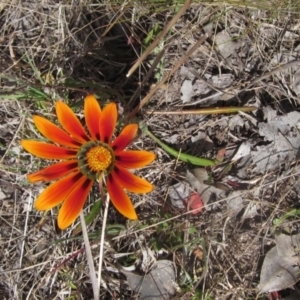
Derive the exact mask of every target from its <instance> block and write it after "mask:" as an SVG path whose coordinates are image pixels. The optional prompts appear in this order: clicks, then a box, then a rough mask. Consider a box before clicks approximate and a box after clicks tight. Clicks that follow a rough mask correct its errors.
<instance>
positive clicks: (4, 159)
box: [0, 0, 300, 300]
mask: <svg viewBox="0 0 300 300" xmlns="http://www.w3.org/2000/svg"><path fill="white" fill-rule="evenodd" d="M73 2H75V1H60V3H57V1H51V0H49V1H35V2H34V3H31V1H28V2H25V3H24V2H22V3H21V1H17V0H15V1H10V2H9V3H8V4H7V5H3V6H2V11H1V14H0V24H1V26H0V41H1V44H0V59H1V64H0V83H1V87H2V88H1V91H0V225H1V234H0V238H1V240H0V297H1V298H2V299H92V298H93V294H92V287H91V281H90V278H89V271H88V267H87V261H86V255H85V252H84V244H83V240H82V237H81V236H80V235H78V236H76V237H73V236H72V232H73V229H74V228H75V227H76V225H77V224H78V223H79V220H77V222H76V224H74V226H72V228H70V229H69V230H66V231H64V232H59V231H58V230H57V228H56V223H55V220H56V216H57V209H53V210H52V211H51V212H48V213H47V214H44V213H41V212H37V211H35V210H34V209H33V203H34V199H35V198H36V196H37V195H38V194H39V193H40V191H41V190H42V189H43V188H44V187H45V186H44V185H43V184H35V185H30V184H29V183H28V182H27V180H26V174H27V173H28V172H32V171H34V170H37V169H39V168H40V167H41V165H45V164H46V162H41V161H39V160H37V159H35V158H33V157H32V156H30V155H29V154H27V153H25V152H24V151H23V150H22V149H21V147H20V145H19V142H20V140H21V139H24V138H38V134H37V133H36V131H35V129H34V127H33V123H32V121H31V118H32V115H33V114H42V115H45V116H46V117H48V118H50V119H52V120H54V119H55V116H54V113H53V105H54V101H55V100H56V99H58V98H62V99H65V101H67V102H68V103H69V104H70V105H71V106H72V107H73V108H74V110H75V111H76V112H77V113H78V114H79V115H80V116H82V99H83V96H84V95H86V94H87V93H95V94H96V95H97V96H98V97H99V99H100V101H101V103H102V104H104V103H105V102H106V101H107V100H108V99H110V100H114V101H117V102H118V104H119V108H120V111H123V115H124V116H126V115H128V114H129V113H130V111H132V109H133V108H134V107H135V106H136V105H137V104H138V103H139V102H140V101H141V100H142V99H143V98H144V97H145V96H146V95H147V94H148V93H149V91H150V89H151V88H153V86H151V85H152V84H156V83H157V82H156V79H155V78H161V77H162V76H163V75H166V74H169V72H170V71H171V70H172V68H173V67H174V65H176V63H177V62H178V61H179V60H180V59H181V58H182V57H183V56H184V55H185V53H186V52H187V51H188V50H189V49H190V48H191V46H192V45H194V44H195V43H196V42H197V41H198V40H199V38H200V37H201V35H202V34H203V33H204V32H206V34H207V38H206V39H205V41H204V42H203V43H202V44H201V46H200V47H199V49H196V50H195V51H194V52H193V53H192V54H191V55H190V56H189V58H188V60H187V61H186V62H185V66H187V67H189V68H192V69H194V70H195V71H196V72H197V73H198V76H200V77H201V78H202V79H203V80H205V79H207V78H208V76H212V75H216V74H217V75H218V74H219V75H220V74H230V75H232V77H233V81H232V82H231V84H230V85H229V86H228V87H226V89H222V88H218V87H217V86H216V89H222V92H223V93H222V94H218V95H217V96H216V93H217V92H218V90H213V91H211V92H209V93H207V94H206V95H205V96H203V95H201V97H200V96H199V97H198V98H196V97H195V99H193V102H192V103H190V105H191V106H192V107H199V106H201V105H208V106H216V105H224V102H222V101H225V105H239V106H241V105H253V104H254V105H257V106H258V108H259V110H258V113H257V114H255V115H252V118H255V120H257V121H258V122H263V121H264V120H262V117H261V113H262V109H263V108H264V107H266V106H271V107H273V108H275V109H276V110H277V111H278V112H279V113H280V114H285V113H287V112H290V111H294V110H298V109H299V100H298V90H297V85H296V84H294V82H295V80H296V78H297V77H296V76H295V74H296V73H297V69H298V66H299V64H298V61H299V51H300V50H299V40H300V39H299V34H300V32H299V28H300V26H299V24H300V17H299V14H298V9H299V6H300V4H299V3H298V1H281V2H278V1H277V2H276V1H273V2H272V1H265V2H259V3H258V2H257V4H256V3H255V2H254V1H248V2H247V1H246V2H241V1H239V2H237V1H231V2H230V1H228V2H227V3H221V2H220V1H219V2H213V1H210V3H203V4H197V3H196V4H195V3H194V4H193V5H192V6H191V7H190V8H189V10H188V11H187V13H186V14H185V15H184V16H183V17H182V18H180V20H179V21H178V22H177V24H176V25H175V26H174V28H173V29H172V31H171V32H170V34H168V35H167V37H166V39H164V44H160V47H162V48H165V50H166V52H165V55H164V58H163V59H164V61H163V63H161V64H160V65H159V66H158V67H157V68H156V69H155V71H154V73H153V74H152V75H151V76H150V79H149V80H148V81H147V83H146V84H144V85H143V86H140V83H141V82H142V80H143V78H144V76H145V74H147V72H148V70H149V68H150V60H151V59H153V58H155V56H156V55H157V54H155V53H154V54H151V55H150V57H149V58H148V59H147V60H146V61H145V62H144V64H143V65H141V66H140V68H139V69H138V71H136V72H135V73H134V74H133V75H132V76H130V77H129V78H126V74H127V72H128V70H129V69H130V67H131V66H132V64H133V63H134V62H135V61H136V59H137V58H138V57H139V56H140V55H141V53H142V48H143V41H144V39H145V37H147V35H148V34H149V32H151V30H152V29H153V28H154V25H155V24H158V25H159V26H160V27H163V26H165V25H166V24H167V22H168V21H169V20H170V18H171V17H172V16H173V15H174V14H175V12H176V11H177V8H178V5H177V3H176V2H175V1H170V4H169V5H168V6H167V7H164V6H162V5H161V4H160V2H159V1H156V2H155V1H153V4H152V5H150V4H148V6H147V5H143V4H138V3H137V2H138V1H135V2H133V1H129V2H124V3H123V1H119V2H120V3H121V4H120V3H118V2H117V1H116V2H111V1H107V2H105V3H98V2H96V1H79V4H75V3H73ZM274 3H275V4H274ZM248 4H249V5H248ZM249 6H251V7H253V8H249ZM223 30H225V31H226V32H227V33H228V34H229V35H230V38H231V40H230V41H232V42H234V52H235V53H233V54H232V55H231V58H230V59H229V58H226V57H224V55H223V54H224V53H222V52H220V51H219V49H218V48H217V47H216V45H215V37H216V35H217V34H218V33H219V32H222V31H223ZM291 61H296V63H294V64H293V65H285V64H287V63H288V62H291ZM279 65H280V67H278V66H279ZM284 65H285V67H284ZM181 72H182V71H181V69H179V70H178V71H177V72H175V74H174V75H173V76H172V77H171V78H169V80H168V82H167V83H166V84H165V85H164V86H163V88H162V89H159V90H158V91H157V92H156V93H155V95H154V96H153V97H152V98H151V100H150V101H149V102H148V104H147V105H146V106H145V107H144V108H143V109H142V112H145V111H147V112H148V113H147V114H146V113H145V114H142V113H141V114H140V115H139V118H140V119H143V120H144V121H145V122H146V123H147V125H148V126H149V128H150V129H151V130H152V131H153V132H154V133H155V134H156V135H157V136H158V137H160V138H161V139H164V140H165V141H166V142H168V143H171V144H173V146H174V147H177V148H178V149H182V151H184V152H189V151H190V152H193V151H195V145H194V144H193V142H192V138H193V137H194V136H195V135H196V134H197V132H198V131H203V132H205V133H206V135H207V137H209V140H210V141H211V145H213V146H212V147H206V148H204V149H202V151H204V154H205V155H206V156H208V157H214V156H215V155H216V153H217V151H218V149H220V148H223V147H226V148H227V151H228V152H230V151H231V149H236V147H238V145H239V143H240V142H241V141H244V140H247V139H249V140H254V141H256V143H257V144H260V143H263V141H262V139H261V138H260V137H259V135H258V133H257V132H258V131H257V126H256V125H255V124H253V123H251V122H249V124H250V125H249V126H248V127H245V128H242V129H240V130H237V131H235V130H233V131H230V130H229V129H228V128H227V127H226V129H224V127H222V125H221V124H223V123H222V122H225V121H226V122H227V121H228V122H229V120H230V118H232V117H233V116H229V117H228V116H226V117H223V116H216V115H214V116H209V117H205V118H202V117H199V116H193V117H191V116H171V115H162V116H161V115H156V114H155V111H163V110H166V111H167V110H174V109H177V110H182V109H187V108H188V107H185V106H184V105H183V104H182V100H181V98H180V93H181V92H180V89H181V86H182V82H183V81H184V79H185V75H183V74H182V73H181ZM140 87H141V89H140ZM138 89H140V90H139V92H138V93H137V95H136V97H135V98H132V95H133V94H134V93H135V91H136V90H138ZM200 98H201V99H202V100H201V102H200V101H198V100H199V99H200ZM204 98H205V99H206V100H203V99H204ZM149 112H150V113H149ZM226 118H227V119H226ZM175 134H176V140H175V141H174V140H171V138H172V137H173V136H175ZM200 146H201V145H200ZM200 146H199V145H196V149H199V148H200ZM133 147H135V148H137V149H141V148H146V149H147V150H152V151H154V152H156V153H157V157H158V159H157V161H156V162H155V163H154V164H153V165H151V166H149V167H147V168H145V169H143V170H141V171H140V174H141V175H143V176H144V177H145V178H147V179H148V180H149V181H151V182H153V183H154V185H155V186H156V189H155V191H154V192H153V193H151V194H149V195H145V196H139V197H137V196H133V201H134V203H135V204H136V205H137V210H138V214H139V218H140V222H139V223H132V222H129V221H126V220H124V218H123V217H121V216H120V215H119V214H118V213H117V212H115V210H114V209H113V208H112V207H111V208H110V210H109V215H108V220H107V234H106V238H105V244H104V263H103V271H102V289H101V299H137V296H135V295H133V293H132V292H131V290H130V288H129V286H128V283H127V280H126V277H125V275H124V274H122V272H121V270H122V268H123V267H128V266H132V265H135V266H136V272H140V273H142V272H141V270H142V267H141V265H142V264H141V261H143V259H145V253H146V252H147V251H151V252H152V253H153V255H154V256H155V258H156V259H162V258H166V259H169V260H172V261H174V263H175V265H176V268H177V269H176V271H177V283H178V284H179V286H180V287H181V291H180V292H178V295H177V296H176V297H178V299H206V300H208V299H218V300H219V299H220V300H223V299H224V300H225V299H256V298H259V299H266V297H267V296H266V295H259V293H258V291H257V289H256V286H257V284H258V282H259V274H260V268H261V264H262V261H263V257H264V254H265V253H266V251H267V250H268V249H269V248H270V247H271V245H273V242H274V241H273V234H274V232H273V231H272V230H273V226H272V222H273V220H274V218H277V217H281V216H283V215H284V214H285V213H286V212H287V211H288V210H289V209H290V208H291V207H297V203H298V201H299V196H298V194H299V193H298V190H299V188H298V185H299V184H298V181H299V180H298V178H299V168H298V165H297V164H296V162H295V163H294V164H292V165H291V166H288V168H286V169H284V170H283V169H278V171H276V172H268V171H267V170H266V172H265V174H260V175H259V176H256V178H255V179H257V181H256V184H255V185H253V184H251V183H249V184H248V185H247V187H246V189H244V190H242V189H240V193H241V195H242V197H243V201H244V206H245V207H247V206H248V205H249V204H251V203H256V204H257V203H258V207H259V211H258V214H257V215H256V216H255V217H253V218H250V219H243V218H242V216H241V215H239V214H238V215H234V214H232V211H231V210H230V209H229V208H228V206H227V204H226V203H227V202H226V198H222V199H216V201H212V202H210V203H209V204H208V206H207V208H206V211H205V212H203V213H202V214H200V215H190V214H188V213H185V212H184V211H181V210H179V209H178V208H175V207H173V206H172V205H171V204H170V202H169V201H168V193H169V188H170V186H171V185H172V184H174V183H176V182H186V176H185V171H186V169H187V168H190V167H191V166H187V165H186V164H183V163H181V162H177V161H176V160H173V159H172V158H171V157H169V156H168V155H167V154H166V153H165V152H164V151H163V150H162V149H160V148H159V147H158V146H157V145H156V144H155V143H154V142H153V141H152V140H150V139H149V138H139V139H138V140H137V141H136V142H135V144H134V146H133ZM201 147H202V146H201ZM226 159H227V160H229V156H228V157H226ZM222 171H223V169H222V167H220V168H217V169H215V170H213V172H212V176H213V177H214V178H215V180H216V182H218V181H222V179H224V178H225V179H227V177H226V174H225V175H224V174H223V175H222ZM236 173H237V169H236V168H235V166H233V167H232V169H231V171H230V173H229V174H230V175H232V176H235V175H236ZM250 173H251V170H250ZM218 177H219V178H220V179H219V180H217V178H218ZM245 180H253V178H252V177H251V176H249V178H245ZM222 183H224V181H223V182H222ZM229 197H231V196H230V195H229ZM99 198H100V195H99V191H98V189H97V187H95V189H94V190H93V192H92V193H91V195H90V198H89V200H88V202H87V203H86V206H85V214H88V213H89V211H90V209H91V206H92V204H93V203H94V201H95V200H98V199H99ZM102 220H103V215H102V213H101V214H100V215H99V216H98V218H97V219H95V220H94V222H93V223H92V224H91V225H90V226H89V233H90V240H91V243H92V246H91V247H92V253H93V256H94V258H95V264H97V261H98V252H99V250H98V248H99V240H100V237H99V235H100V231H101V228H102ZM297 224H298V221H297V220H296V221H295V222H294V223H293V224H292V225H291V228H290V230H291V231H293V232H296V231H297ZM96 268H98V266H97V265H96ZM284 293H286V294H288V293H289V291H285V292H284ZM282 295H284V294H282Z"/></svg>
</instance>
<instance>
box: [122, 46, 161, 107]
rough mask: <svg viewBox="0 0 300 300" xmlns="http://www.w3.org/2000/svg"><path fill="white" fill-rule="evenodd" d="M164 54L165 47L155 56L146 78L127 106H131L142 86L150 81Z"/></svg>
mask: <svg viewBox="0 0 300 300" xmlns="http://www.w3.org/2000/svg"><path fill="white" fill-rule="evenodd" d="M164 54H165V49H163V50H162V51H160V52H159V53H158V55H157V56H156V57H155V59H154V61H153V63H152V65H151V68H150V69H149V71H148V72H147V74H146V76H145V78H144V79H143V81H142V82H141V84H140V86H139V88H137V89H136V91H135V92H134V93H133V95H132V96H131V98H130V100H129V101H128V104H127V106H129V107H130V104H131V102H132V101H134V100H135V98H136V97H137V95H138V93H139V92H140V90H141V89H142V87H143V86H144V84H145V83H146V82H147V81H148V79H149V78H150V76H151V74H152V72H153V71H154V69H155V68H156V66H157V65H158V63H159V62H160V60H161V58H162V57H163V55H164Z"/></svg>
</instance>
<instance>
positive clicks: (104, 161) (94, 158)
mask: <svg viewBox="0 0 300 300" xmlns="http://www.w3.org/2000/svg"><path fill="white" fill-rule="evenodd" d="M86 158H87V163H88V166H89V167H90V169H91V170H92V171H94V172H101V171H104V170H106V169H107V168H108V167H109V166H110V164H111V161H112V157H111V152H110V151H109V150H108V149H106V148H104V147H102V146H95V147H93V148H91V149H90V150H89V151H88V152H87V154H86Z"/></svg>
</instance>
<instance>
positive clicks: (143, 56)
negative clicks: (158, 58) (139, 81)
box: [126, 0, 192, 77]
mask: <svg viewBox="0 0 300 300" xmlns="http://www.w3.org/2000/svg"><path fill="white" fill-rule="evenodd" d="M191 3H192V0H186V1H185V3H184V4H183V6H182V7H181V9H180V10H179V12H178V13H177V14H176V15H175V16H174V17H173V19H172V20H171V21H170V22H169V23H168V24H167V26H166V27H165V28H164V29H163V31H162V32H161V33H160V34H159V35H158V36H157V37H156V39H155V40H154V41H153V42H152V44H151V45H150V46H149V47H148V48H147V49H146V50H145V52H144V53H143V54H142V56H141V57H140V58H139V59H138V60H137V61H136V63H135V64H134V65H133V66H132V67H131V69H130V70H129V71H128V73H127V75H126V76H127V77H129V76H131V74H132V73H133V72H134V71H135V70H136V69H137V67H138V66H139V65H140V64H141V63H142V62H143V61H144V60H145V59H146V57H147V56H148V55H149V54H150V53H151V52H152V51H153V50H154V49H155V47H156V46H157V45H158V43H159V42H160V40H161V39H162V38H163V37H164V36H165V35H166V34H167V33H168V31H169V30H170V29H171V28H172V27H173V26H174V25H175V23H176V22H177V21H178V19H179V18H180V17H181V16H182V15H183V14H184V13H185V11H186V10H187V9H188V8H189V6H190V5H191Z"/></svg>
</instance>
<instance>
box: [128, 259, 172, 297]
mask: <svg viewBox="0 0 300 300" xmlns="http://www.w3.org/2000/svg"><path fill="white" fill-rule="evenodd" d="M122 272H123V273H124V274H125V275H126V277H127V280H128V285H129V287H130V289H131V290H132V291H134V292H135V293H139V294H140V295H141V297H140V299H142V300H166V299H170V298H171V296H174V295H175V293H176V290H177V284H176V283H175V269H174V265H173V263H172V262H171V261H169V260H159V261H158V262H157V266H156V268H153V269H152V270H151V272H150V273H148V274H146V275H145V276H140V275H136V274H133V273H131V272H128V271H124V270H122Z"/></svg>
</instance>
